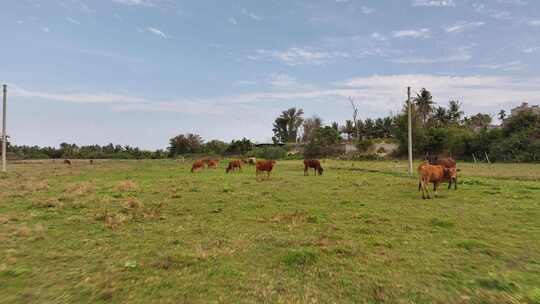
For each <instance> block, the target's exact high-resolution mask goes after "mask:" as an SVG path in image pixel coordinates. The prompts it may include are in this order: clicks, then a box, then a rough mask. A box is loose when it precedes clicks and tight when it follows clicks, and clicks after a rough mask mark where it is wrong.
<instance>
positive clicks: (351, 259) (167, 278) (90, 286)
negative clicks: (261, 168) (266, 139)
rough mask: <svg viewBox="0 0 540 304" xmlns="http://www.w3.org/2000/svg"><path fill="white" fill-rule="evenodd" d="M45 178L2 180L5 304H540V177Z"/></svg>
mask: <svg viewBox="0 0 540 304" xmlns="http://www.w3.org/2000/svg"><path fill="white" fill-rule="evenodd" d="M224 165H225V163H224V162H223V163H222V164H221V168H220V169H219V170H209V171H208V170H206V171H203V172H200V173H196V174H191V173H190V172H189V168H190V164H188V163H185V164H182V163H178V162H175V161H98V162H97V164H96V165H90V164H88V163H87V162H75V163H74V165H73V166H72V167H67V166H65V165H63V164H61V163H60V162H55V163H52V162H41V163H40V162H32V163H26V164H19V165H14V166H12V167H11V168H10V169H11V171H10V172H9V173H8V174H7V175H0V303H89V302H92V303H105V302H107V303H109V302H113V303H150V302H163V303H183V302H186V303H255V302H267V303H276V302H277V303H306V302H310V303H540V302H539V301H540V297H539V295H540V292H539V290H540V289H539V288H540V166H539V165H530V164H518V165H507V164H501V165H499V164H495V165H491V166H489V165H486V164H476V165H475V164H459V166H460V168H461V171H460V173H459V174H460V177H459V181H460V182H459V185H458V186H459V188H458V191H454V190H447V189H446V187H443V189H442V190H441V191H440V197H439V198H436V199H432V200H422V199H421V193H420V192H418V188H417V187H418V182H417V180H416V179H409V178H408V177H407V175H406V173H405V170H406V167H407V165H406V163H404V162H394V161H388V162H351V161H330V160H328V161H324V162H323V166H324V167H325V173H324V175H323V176H313V175H311V176H308V177H304V176H303V167H302V164H301V162H300V161H280V162H278V164H277V166H276V168H275V172H274V173H273V175H272V177H271V179H270V180H265V181H262V182H257V181H256V180H255V172H254V169H253V168H249V167H245V168H244V172H243V173H232V174H228V175H227V174H225V169H224Z"/></svg>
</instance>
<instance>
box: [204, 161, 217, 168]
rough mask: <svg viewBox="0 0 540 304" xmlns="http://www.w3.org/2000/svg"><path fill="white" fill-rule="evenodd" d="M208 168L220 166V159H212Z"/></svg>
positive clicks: (208, 163)
mask: <svg viewBox="0 0 540 304" xmlns="http://www.w3.org/2000/svg"><path fill="white" fill-rule="evenodd" d="M206 164H207V166H208V169H217V168H218V167H219V160H218V159H210V160H209V161H208V162H207V163H206Z"/></svg>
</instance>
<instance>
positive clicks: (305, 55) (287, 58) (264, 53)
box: [248, 47, 350, 66]
mask: <svg viewBox="0 0 540 304" xmlns="http://www.w3.org/2000/svg"><path fill="white" fill-rule="evenodd" d="M349 57H350V54H348V53H346V52H337V51H334V52H326V51H317V50H312V49H308V48H297V47H293V48H289V49H287V50H285V51H278V50H265V49H259V50H257V51H256V53H255V54H254V55H250V56H249V57H248V58H249V59H251V60H260V59H275V60H279V61H281V62H283V63H285V64H287V65H290V66H296V65H307V64H313V65H321V64H324V63H325V62H326V61H328V60H331V59H335V58H349Z"/></svg>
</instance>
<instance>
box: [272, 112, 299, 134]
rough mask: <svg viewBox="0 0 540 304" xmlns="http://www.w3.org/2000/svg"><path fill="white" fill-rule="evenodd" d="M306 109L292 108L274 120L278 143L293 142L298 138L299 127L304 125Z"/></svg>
mask: <svg viewBox="0 0 540 304" xmlns="http://www.w3.org/2000/svg"><path fill="white" fill-rule="evenodd" d="M302 115H304V110H302V109H298V110H297V109H296V108H290V109H288V110H286V111H283V112H282V113H281V115H280V116H279V117H278V118H276V120H275V121H274V128H273V131H274V137H273V138H272V139H273V141H274V142H276V143H293V142H296V140H297V139H298V128H299V127H300V126H301V125H302V122H303V121H304V119H303V118H302Z"/></svg>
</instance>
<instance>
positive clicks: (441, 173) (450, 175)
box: [418, 161, 457, 199]
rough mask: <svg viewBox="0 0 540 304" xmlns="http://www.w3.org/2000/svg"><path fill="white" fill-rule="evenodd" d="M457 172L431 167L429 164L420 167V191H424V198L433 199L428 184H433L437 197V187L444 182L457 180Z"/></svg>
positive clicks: (436, 166) (451, 169) (438, 166)
mask: <svg viewBox="0 0 540 304" xmlns="http://www.w3.org/2000/svg"><path fill="white" fill-rule="evenodd" d="M456 173H457V170H456V169H455V168H445V167H443V166H441V165H430V164H429V162H427V161H426V162H424V163H423V164H421V165H420V166H419V167H418V175H419V178H420V181H419V185H418V190H422V198H423V199H425V198H426V197H427V198H431V197H430V195H429V191H428V184H429V183H433V191H434V192H435V197H437V187H439V185H440V184H441V183H442V182H443V181H447V180H449V181H450V182H451V181H452V180H455V178H456Z"/></svg>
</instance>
